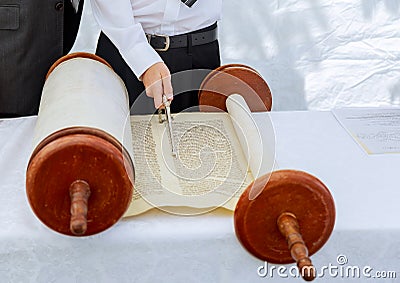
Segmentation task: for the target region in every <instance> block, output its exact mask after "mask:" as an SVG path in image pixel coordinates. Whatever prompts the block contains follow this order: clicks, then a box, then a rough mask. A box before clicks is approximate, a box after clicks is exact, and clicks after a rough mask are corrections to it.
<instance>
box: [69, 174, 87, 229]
mask: <svg viewBox="0 0 400 283" xmlns="http://www.w3.org/2000/svg"><path fill="white" fill-rule="evenodd" d="M69 193H70V197H71V223H70V229H71V232H72V233H73V234H74V235H76V236H80V235H83V234H85V232H86V229H87V211H88V199H89V196H90V187H89V184H88V183H86V182H85V181H82V180H77V181H75V182H73V183H72V184H71V186H70V188H69Z"/></svg>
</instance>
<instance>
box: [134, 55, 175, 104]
mask: <svg viewBox="0 0 400 283" xmlns="http://www.w3.org/2000/svg"><path fill="white" fill-rule="evenodd" d="M142 81H143V84H144V87H145V88H146V95H147V96H148V97H153V98H154V107H155V108H157V109H158V108H160V107H161V106H162V95H163V94H165V95H166V96H167V99H168V100H172V99H173V91H172V84H171V74H170V72H169V69H168V67H167V65H165V64H164V63H163V62H159V63H155V64H154V65H152V66H150V67H149V68H148V69H147V70H146V71H145V72H144V74H143V75H142Z"/></svg>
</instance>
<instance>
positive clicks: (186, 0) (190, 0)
mask: <svg viewBox="0 0 400 283" xmlns="http://www.w3.org/2000/svg"><path fill="white" fill-rule="evenodd" d="M181 1H182V2H183V3H184V4H185V5H187V6H188V7H192V6H193V4H194V3H196V1H197V0H181Z"/></svg>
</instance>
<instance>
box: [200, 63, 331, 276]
mask: <svg viewBox="0 0 400 283" xmlns="http://www.w3.org/2000/svg"><path fill="white" fill-rule="evenodd" d="M231 94H240V95H242V96H243V98H244V99H245V101H246V103H247V104H248V106H249V108H250V110H251V111H252V112H257V111H269V110H270V109H271V104H272V97H271V92H270V90H269V87H268V85H267V83H266V82H265V81H264V80H263V79H262V78H261V77H260V76H259V75H258V73H257V72H256V71H255V70H253V69H252V68H250V67H247V66H244V65H237V64H235V65H226V66H221V67H220V68H218V69H216V70H215V71H213V72H211V73H210V74H209V75H208V76H207V77H206V78H205V79H204V81H203V83H202V86H201V89H200V91H199V102H200V110H201V111H216V110H217V111H218V110H222V111H226V106H225V103H226V98H227V97H228V96H229V95H231ZM234 223H235V231H236V235H237V237H238V239H239V241H240V242H241V244H242V245H243V247H245V248H246V249H247V250H248V251H249V252H250V253H251V254H253V255H254V256H256V257H257V258H259V259H261V260H265V261H268V262H271V263H277V264H286V263H293V262H296V263H297V266H298V268H299V270H300V274H301V275H302V277H303V278H304V279H305V280H307V281H311V280H313V279H314V278H315V276H316V273H315V269H314V267H313V265H312V263H311V260H310V258H309V256H311V255H312V254H314V253H315V252H317V251H318V250H319V249H320V248H321V247H322V246H323V245H324V244H325V243H326V241H327V240H328V238H329V236H330V234H331V232H332V230H333V227H334V223H335V205H334V201H333V198H332V196H331V194H330V192H329V190H328V189H327V188H326V187H325V185H324V184H323V183H322V182H321V181H320V180H318V179H317V178H316V177H314V176H312V175H310V174H308V173H305V172H302V171H297V170H281V171H275V172H272V173H270V174H267V175H264V176H262V177H260V178H258V179H256V180H255V181H254V182H253V183H252V184H250V185H249V186H248V187H247V189H246V190H245V192H244V193H243V194H242V195H241V197H240V199H239V202H238V203H237V206H236V209H235V214H234Z"/></svg>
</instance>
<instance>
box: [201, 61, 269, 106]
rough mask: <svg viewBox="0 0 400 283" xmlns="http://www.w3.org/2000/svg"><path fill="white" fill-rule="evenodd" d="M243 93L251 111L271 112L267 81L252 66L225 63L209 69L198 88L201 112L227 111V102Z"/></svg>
mask: <svg viewBox="0 0 400 283" xmlns="http://www.w3.org/2000/svg"><path fill="white" fill-rule="evenodd" d="M231 94H240V95H241V96H243V98H244V99H245V100H246V103H247V105H248V106H249V108H250V110H251V111H252V112H264V111H270V110H271V107H272V96H271V91H270V89H269V87H268V84H267V83H266V82H265V81H264V79H263V78H262V77H261V76H260V74H259V73H258V72H257V71H256V70H254V69H253V68H251V67H249V66H246V65H241V64H229V65H223V66H221V67H219V68H217V69H215V70H213V71H212V72H210V73H209V74H208V75H207V76H206V78H205V79H204V80H203V82H202V84H201V86H200V90H199V104H200V111H203V112H204V111H211V112H214V111H216V110H217V109H220V110H221V111H227V110H226V105H225V101H226V98H227V97H228V96H229V95H231Z"/></svg>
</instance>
